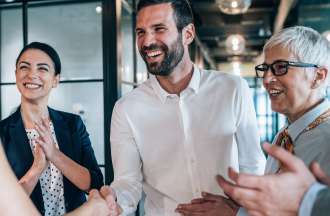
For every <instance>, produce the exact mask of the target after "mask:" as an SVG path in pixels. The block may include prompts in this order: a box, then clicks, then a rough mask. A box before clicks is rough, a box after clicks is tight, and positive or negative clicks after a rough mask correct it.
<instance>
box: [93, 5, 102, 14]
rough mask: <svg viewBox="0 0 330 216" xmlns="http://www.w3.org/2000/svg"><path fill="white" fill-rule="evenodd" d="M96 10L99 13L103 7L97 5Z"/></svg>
mask: <svg viewBox="0 0 330 216" xmlns="http://www.w3.org/2000/svg"><path fill="white" fill-rule="evenodd" d="M95 11H96V13H97V14H100V13H102V7H101V6H96V8H95Z"/></svg>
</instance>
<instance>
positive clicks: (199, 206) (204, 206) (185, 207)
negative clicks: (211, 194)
mask: <svg viewBox="0 0 330 216" xmlns="http://www.w3.org/2000/svg"><path fill="white" fill-rule="evenodd" d="M211 203H213V202H203V203H195V204H191V203H190V204H179V205H178V207H177V208H176V210H175V211H176V212H180V213H184V214H187V215H191V213H192V212H196V213H202V212H206V211H207V210H208V209H210V208H211V205H210V204H211ZM188 213H189V214H188Z"/></svg>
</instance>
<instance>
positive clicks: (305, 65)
mask: <svg viewBox="0 0 330 216" xmlns="http://www.w3.org/2000/svg"><path fill="white" fill-rule="evenodd" d="M279 62H283V63H286V71H285V72H284V73H281V74H276V72H275V68H274V67H273V65H274V64H276V63H279ZM264 65H266V66H267V69H266V70H265V71H263V73H264V74H263V75H264V76H265V74H266V72H267V71H268V70H269V69H270V71H271V72H272V74H273V75H274V76H283V75H285V74H287V73H288V70H289V66H291V67H303V68H308V67H315V68H319V67H320V66H319V65H316V64H311V63H304V62H294V61H287V60H283V59H279V60H275V61H274V62H273V63H271V64H267V63H262V64H259V65H256V66H255V67H254V70H255V72H256V77H257V78H264V76H262V77H261V76H259V75H258V67H260V66H264ZM259 71H261V70H259Z"/></svg>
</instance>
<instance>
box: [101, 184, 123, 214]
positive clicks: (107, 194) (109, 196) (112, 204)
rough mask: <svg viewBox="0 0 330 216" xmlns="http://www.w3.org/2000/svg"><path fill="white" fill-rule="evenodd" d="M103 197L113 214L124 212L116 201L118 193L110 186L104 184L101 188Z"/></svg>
mask: <svg viewBox="0 0 330 216" xmlns="http://www.w3.org/2000/svg"><path fill="white" fill-rule="evenodd" d="M100 192H101V195H102V197H103V199H105V201H106V202H107V205H108V207H109V209H110V211H111V215H120V214H121V213H122V209H121V207H120V206H119V205H118V204H117V202H116V193H115V191H114V190H113V189H112V188H111V187H110V186H107V185H105V186H103V187H102V188H101V190H100Z"/></svg>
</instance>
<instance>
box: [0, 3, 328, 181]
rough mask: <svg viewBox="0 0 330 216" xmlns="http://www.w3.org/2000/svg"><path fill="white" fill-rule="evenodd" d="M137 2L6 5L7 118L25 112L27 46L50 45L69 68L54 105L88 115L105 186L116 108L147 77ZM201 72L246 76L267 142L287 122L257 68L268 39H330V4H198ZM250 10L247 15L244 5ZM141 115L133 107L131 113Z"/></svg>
mask: <svg viewBox="0 0 330 216" xmlns="http://www.w3.org/2000/svg"><path fill="white" fill-rule="evenodd" d="M136 3H137V2H136V1H135V0H103V1H102V0H98V1H93V0H42V1H41V0H39V1H34V0H29V1H27V0H25V1H24V0H23V1H22V0H20V1H15V0H0V40H1V41H0V55H1V57H0V93H1V94H0V95H1V98H0V99H1V106H0V114H1V119H3V118H5V117H7V116H8V115H9V114H10V113H11V112H13V111H14V110H15V109H16V107H17V106H18V105H19V101H20V98H19V93H18V90H17V89H16V86H15V74H14V70H15V61H16V57H17V55H18V53H19V51H20V50H21V49H22V47H23V45H24V44H27V43H29V42H32V41H41V42H46V43H49V44H51V45H52V46H54V48H55V49H56V50H57V51H58V52H59V55H60V57H61V60H62V64H63V70H62V71H63V72H62V76H61V84H60V86H59V87H58V88H57V89H55V90H54V91H53V92H52V95H51V98H50V106H52V107H54V108H56V109H60V110H63V111H68V112H74V113H77V114H79V115H81V117H82V119H83V120H84V122H85V124H86V126H87V129H88V131H89V133H90V137H91V140H92V144H93V147H94V150H95V152H96V156H97V159H98V162H99V165H100V167H101V169H102V171H103V172H104V173H105V180H106V183H110V182H111V180H112V177H113V172H112V165H111V157H110V151H111V150H110V144H109V130H110V129H109V126H110V120H111V112H112V108H113V105H114V103H115V101H116V100H117V99H118V98H119V97H121V96H122V95H124V94H126V93H127V92H129V91H131V90H132V89H133V88H134V87H136V86H138V85H139V84H140V83H142V82H143V81H145V80H146V79H147V78H148V74H147V71H146V68H145V65H144V62H143V61H142V59H141V58H140V56H139V54H138V51H137V50H136V46H135V35H134V32H135V31H134V28H135V5H136ZM192 4H193V10H194V16H195V20H196V25H197V38H196V41H195V43H194V44H193V45H192V46H191V49H190V52H191V56H192V58H193V60H194V62H195V64H196V65H198V66H199V67H203V68H207V69H217V70H220V71H223V72H227V73H232V74H236V75H237V76H242V77H244V78H245V79H246V80H247V81H248V83H249V85H250V89H251V93H252V94H253V99H254V104H255V108H256V112H257V119H258V124H259V131H260V136H261V140H262V141H271V140H272V139H273V137H274V135H275V134H276V132H277V131H278V130H279V129H280V127H281V126H283V124H284V123H285V121H286V120H285V118H283V117H282V116H280V115H278V114H275V113H273V112H272V111H271V108H270V102H269V100H268V98H267V94H266V92H265V90H264V88H263V87H262V82H261V80H258V79H256V78H255V74H254V73H255V72H254V66H255V65H256V64H258V63H260V62H262V56H261V50H262V46H263V45H264V43H265V42H266V41H267V39H268V38H269V37H270V36H271V35H272V34H273V33H274V32H276V31H278V30H280V29H281V28H283V27H287V26H293V25H305V26H310V27H313V28H314V29H316V30H318V31H319V32H320V33H322V34H324V36H325V37H327V38H328V40H330V34H329V31H330V1H329V0H252V1H249V0H193V1H192ZM241 5H243V6H242V7H241V8H240V6H241ZM132 109H134V107H132Z"/></svg>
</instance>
